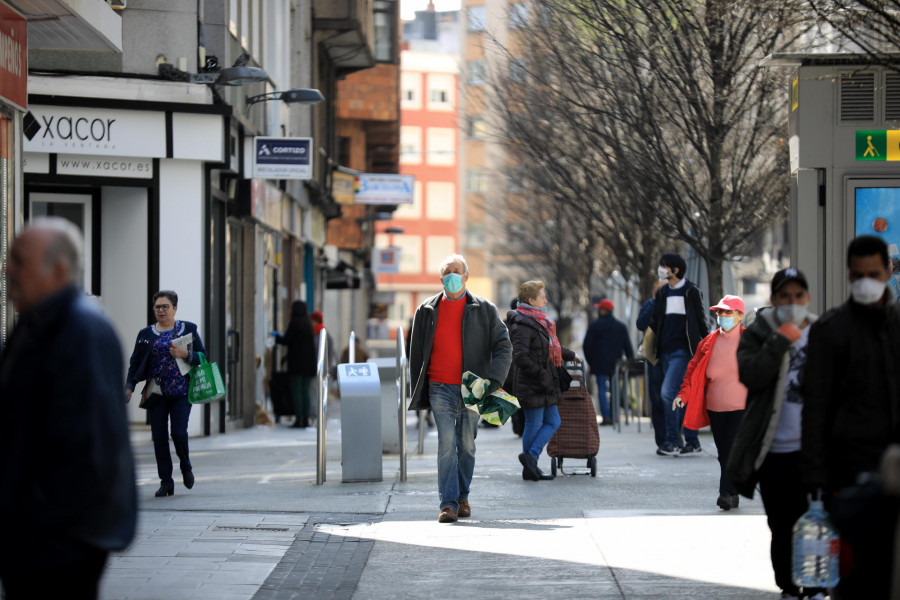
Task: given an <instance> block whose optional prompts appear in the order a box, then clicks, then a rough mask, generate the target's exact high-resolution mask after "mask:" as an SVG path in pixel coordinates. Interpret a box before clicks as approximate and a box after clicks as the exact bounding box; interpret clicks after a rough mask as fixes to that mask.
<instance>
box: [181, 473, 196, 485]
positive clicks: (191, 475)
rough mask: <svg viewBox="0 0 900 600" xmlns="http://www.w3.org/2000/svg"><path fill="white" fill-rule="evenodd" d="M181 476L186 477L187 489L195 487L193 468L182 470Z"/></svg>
mask: <svg viewBox="0 0 900 600" xmlns="http://www.w3.org/2000/svg"><path fill="white" fill-rule="evenodd" d="M181 477H182V479H184V487H186V488H187V489H191V488H192V487H194V471H192V470H191V469H187V470H182V471H181Z"/></svg>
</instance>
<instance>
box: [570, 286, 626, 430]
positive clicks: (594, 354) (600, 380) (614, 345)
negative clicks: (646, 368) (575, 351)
mask: <svg viewBox="0 0 900 600" xmlns="http://www.w3.org/2000/svg"><path fill="white" fill-rule="evenodd" d="M594 308H597V309H599V313H598V314H599V316H598V317H597V320H595V321H594V322H593V323H591V325H590V327H588V330H587V333H586V334H585V336H584V342H583V343H582V347H583V348H584V358H585V360H586V361H587V363H588V365H590V367H591V373H593V374H594V377H596V378H597V398H598V400H599V403H600V414H601V415H602V416H603V424H604V425H612V424H613V420H612V411H611V410H610V406H609V393H608V391H607V385H608V384H609V380H610V378H611V377H612V376H613V373H614V372H615V370H616V362H617V361H618V360H619V359H620V358H622V354H624V355H625V356H627V357H628V358H634V349H633V348H632V347H631V339H630V338H629V337H628V328H627V327H625V324H624V323H622V322H621V321H619V320H617V319H616V318H615V317H613V310H615V305H614V304H613V301H612V300H610V299H609V298H604V299H603V300H601V301H600V302H599V303H598V304H595V305H594ZM615 400H617V399H615Z"/></svg>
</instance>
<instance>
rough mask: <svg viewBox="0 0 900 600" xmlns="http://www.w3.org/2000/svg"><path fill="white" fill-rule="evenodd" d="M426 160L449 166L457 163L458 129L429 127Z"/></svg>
mask: <svg viewBox="0 0 900 600" xmlns="http://www.w3.org/2000/svg"><path fill="white" fill-rule="evenodd" d="M425 162H426V163H427V164H429V165H435V166H439V167H449V166H453V165H454V164H456V129H455V128H452V127H429V128H427V129H426V130H425Z"/></svg>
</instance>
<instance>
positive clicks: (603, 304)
mask: <svg viewBox="0 0 900 600" xmlns="http://www.w3.org/2000/svg"><path fill="white" fill-rule="evenodd" d="M594 308H605V309H606V310H608V311H609V312H612V311H613V308H615V305H614V304H613V301H612V300H610V299H609V298H604V299H603V300H601V301H600V302H598V303H597V304H595V305H594Z"/></svg>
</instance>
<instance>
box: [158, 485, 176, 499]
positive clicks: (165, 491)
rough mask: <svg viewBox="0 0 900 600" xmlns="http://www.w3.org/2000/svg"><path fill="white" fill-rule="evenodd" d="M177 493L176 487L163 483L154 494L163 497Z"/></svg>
mask: <svg viewBox="0 0 900 600" xmlns="http://www.w3.org/2000/svg"><path fill="white" fill-rule="evenodd" d="M174 494H175V487H174V486H173V487H167V486H166V484H164V483H162V484H160V486H159V489H158V490H156V493H155V494H153V495H154V496H156V497H157V498H162V497H164V496H172V495H174Z"/></svg>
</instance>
